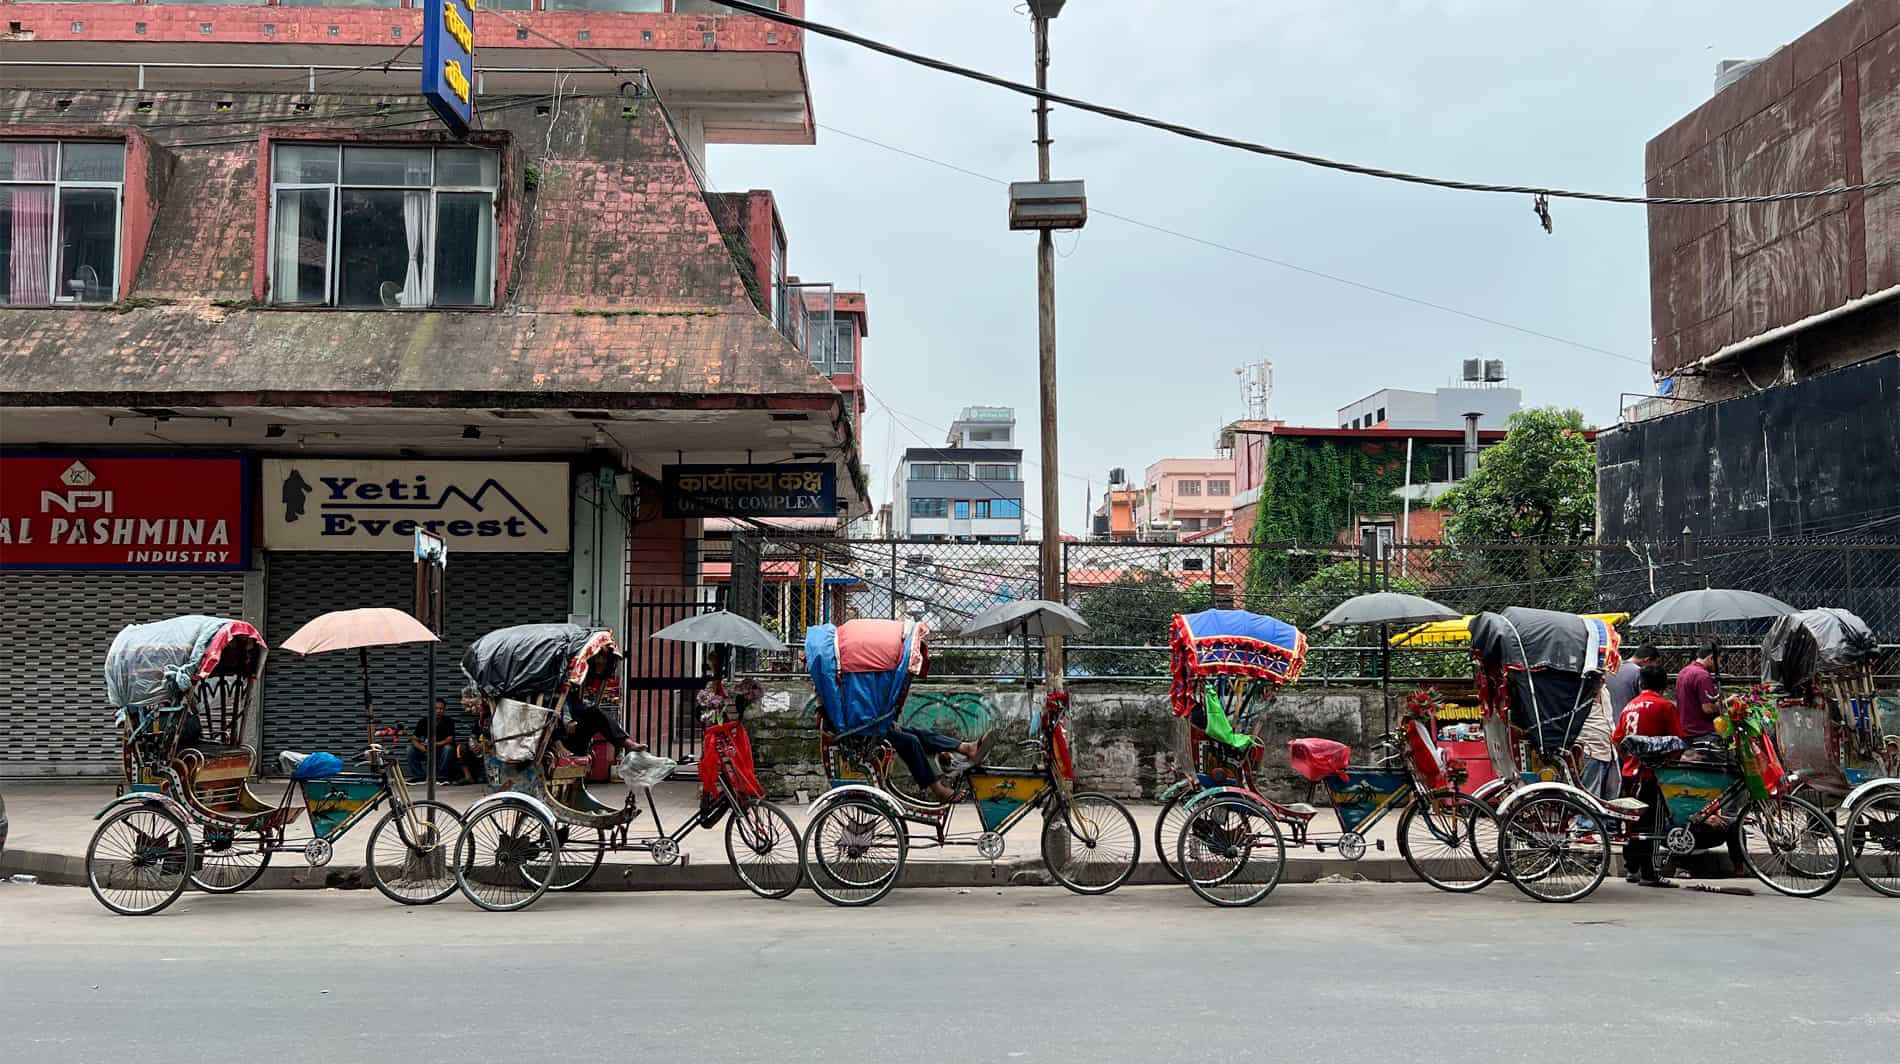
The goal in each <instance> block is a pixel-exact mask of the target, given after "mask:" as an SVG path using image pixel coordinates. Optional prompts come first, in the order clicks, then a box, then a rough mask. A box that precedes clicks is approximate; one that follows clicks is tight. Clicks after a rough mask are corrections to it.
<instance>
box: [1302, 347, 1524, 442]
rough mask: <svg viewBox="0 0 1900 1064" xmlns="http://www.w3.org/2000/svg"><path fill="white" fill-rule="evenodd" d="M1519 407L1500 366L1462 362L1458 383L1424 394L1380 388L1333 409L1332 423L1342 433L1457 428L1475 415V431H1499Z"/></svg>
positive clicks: (1496, 362) (1470, 360)
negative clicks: (1370, 430)
mask: <svg viewBox="0 0 1900 1064" xmlns="http://www.w3.org/2000/svg"><path fill="white" fill-rule="evenodd" d="M1523 408H1524V393H1523V392H1522V391H1520V390H1518V389H1516V388H1512V387H1509V386H1507V385H1506V384H1505V383H1504V363H1503V362H1501V361H1499V360H1498V359H1476V358H1468V359H1466V360H1465V364H1464V380H1463V382H1462V383H1460V384H1456V385H1451V386H1447V387H1444V388H1436V389H1433V390H1432V391H1429V392H1418V391H1410V390H1407V389H1404V388H1381V389H1379V390H1378V391H1376V392H1373V393H1372V394H1371V395H1368V396H1366V397H1365V398H1363V399H1360V400H1357V401H1355V402H1351V403H1348V404H1346V405H1345V406H1342V407H1340V408H1339V411H1338V413H1337V414H1336V415H1335V417H1334V421H1333V423H1334V424H1336V425H1338V426H1339V427H1340V428H1342V429H1459V430H1462V429H1463V428H1464V427H1465V415H1466V414H1477V415H1479V418H1478V424H1479V426H1480V427H1481V428H1487V429H1502V428H1503V427H1504V422H1505V421H1506V420H1507V419H1509V418H1510V416H1511V415H1512V414H1515V413H1517V412H1518V411H1519V410H1521V409H1523Z"/></svg>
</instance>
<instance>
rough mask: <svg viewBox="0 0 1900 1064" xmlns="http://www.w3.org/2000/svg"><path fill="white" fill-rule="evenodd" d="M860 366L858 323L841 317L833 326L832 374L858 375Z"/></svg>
mask: <svg viewBox="0 0 1900 1064" xmlns="http://www.w3.org/2000/svg"><path fill="white" fill-rule="evenodd" d="M857 365H858V323H857V322H855V321H852V320H851V319H850V318H847V317H840V318H838V319H837V320H836V321H834V322H832V326H831V367H830V369H831V372H833V373H856V372H857Z"/></svg>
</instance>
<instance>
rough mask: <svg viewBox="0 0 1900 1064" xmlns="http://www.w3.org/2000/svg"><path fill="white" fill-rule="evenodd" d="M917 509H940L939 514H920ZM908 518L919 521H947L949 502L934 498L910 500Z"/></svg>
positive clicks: (948, 517)
mask: <svg viewBox="0 0 1900 1064" xmlns="http://www.w3.org/2000/svg"><path fill="white" fill-rule="evenodd" d="M919 507H925V508H927V509H932V510H935V509H938V508H939V507H940V508H941V512H938V513H920V512H919V510H918V508H919ZM910 516H911V517H912V518H915V519H917V520H920V521H947V520H949V519H950V500H949V499H940V498H935V497H926V498H921V499H912V500H910Z"/></svg>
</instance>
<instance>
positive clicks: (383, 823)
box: [363, 801, 462, 905]
mask: <svg viewBox="0 0 1900 1064" xmlns="http://www.w3.org/2000/svg"><path fill="white" fill-rule="evenodd" d="M408 811H409V814H410V817H414V816H415V815H416V814H419V813H433V814H434V818H433V820H431V818H429V817H426V816H424V817H418V818H416V819H414V820H412V819H410V818H409V817H405V816H403V815H402V814H403V810H400V809H391V810H390V811H389V812H387V813H384V814H383V817H382V819H381V820H378V821H377V822H376V826H375V827H374V828H372V829H371V830H370V833H369V844H368V845H367V846H365V847H364V851H363V864H364V866H365V867H366V868H368V869H369V878H370V882H372V883H374V884H376V889H377V890H380V891H382V892H383V896H384V897H386V898H388V899H389V900H390V901H393V902H396V903H397V904H399V905H432V904H434V903H436V902H438V901H441V900H442V899H443V898H446V897H448V896H449V895H451V894H453V893H455V870H454V869H453V868H452V867H450V865H451V864H452V863H453V862H454V860H455V853H456V849H457V847H458V845H459V844H460V843H461V841H462V814H460V813H458V812H456V811H455V810H454V809H452V808H450V807H449V806H447V805H444V804H442V803H441V802H421V801H418V802H410V803H409V807H408ZM431 823H433V824H434V831H435V838H433V839H429V838H418V837H417V834H418V833H417V832H416V831H415V830H413V829H412V828H411V826H410V825H411V824H421V825H422V829H421V831H422V832H423V833H426V832H428V831H429V830H430V828H429V825H430V824H431Z"/></svg>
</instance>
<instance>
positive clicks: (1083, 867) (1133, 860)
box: [1042, 794, 1141, 894]
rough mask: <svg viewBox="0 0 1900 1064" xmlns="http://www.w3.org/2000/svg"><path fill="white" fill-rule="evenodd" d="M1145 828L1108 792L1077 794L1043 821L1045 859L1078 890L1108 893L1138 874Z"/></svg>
mask: <svg viewBox="0 0 1900 1064" xmlns="http://www.w3.org/2000/svg"><path fill="white" fill-rule="evenodd" d="M1140 861H1141V829H1140V828H1139V827H1136V826H1135V818H1134V815H1133V814H1131V813H1130V812H1129V811H1128V807H1127V806H1124V805H1122V804H1121V803H1120V802H1118V801H1116V800H1115V799H1113V798H1110V797H1109V796H1108V795H1105V794H1078V795H1076V796H1075V797H1074V798H1072V799H1070V800H1069V801H1068V802H1067V803H1066V804H1065V805H1064V807H1063V809H1062V811H1061V812H1059V813H1051V814H1050V815H1048V816H1047V817H1045V818H1043V822H1042V863H1043V865H1044V866H1045V867H1047V868H1048V869H1049V874H1050V875H1052V876H1054V877H1055V880H1056V882H1058V883H1060V884H1062V885H1063V886H1065V887H1067V888H1069V889H1070V890H1072V891H1074V892H1075V893H1077V894H1107V893H1108V892H1109V891H1112V890H1114V889H1115V888H1116V887H1119V886H1121V885H1122V884H1123V883H1126V882H1128V877H1129V876H1132V875H1134V874H1135V865H1136V864H1137V863H1139V862H1140Z"/></svg>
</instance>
